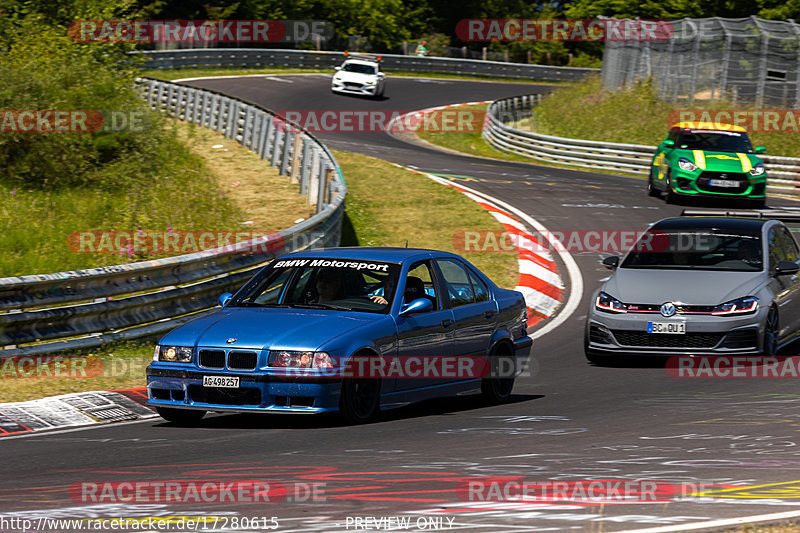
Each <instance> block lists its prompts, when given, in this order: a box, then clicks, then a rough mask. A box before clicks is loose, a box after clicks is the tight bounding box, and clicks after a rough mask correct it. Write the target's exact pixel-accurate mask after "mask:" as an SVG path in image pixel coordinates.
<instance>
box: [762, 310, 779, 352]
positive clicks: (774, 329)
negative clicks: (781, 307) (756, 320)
mask: <svg viewBox="0 0 800 533" xmlns="http://www.w3.org/2000/svg"><path fill="white" fill-rule="evenodd" d="M777 352H778V310H777V309H775V308H774V307H773V308H771V309H770V310H769V313H768V314H767V323H766V324H765V325H764V350H763V355H766V356H772V355H775V354H776V353H777Z"/></svg>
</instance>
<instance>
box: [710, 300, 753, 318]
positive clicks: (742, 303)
mask: <svg viewBox="0 0 800 533" xmlns="http://www.w3.org/2000/svg"><path fill="white" fill-rule="evenodd" d="M756 311H758V298H756V297H755V296H747V297H745V298H737V299H736V300H731V301H730V302H725V303H724V304H719V305H718V306H716V307H715V308H714V310H713V311H711V314H712V315H717V316H725V315H749V314H751V313H755V312H756Z"/></svg>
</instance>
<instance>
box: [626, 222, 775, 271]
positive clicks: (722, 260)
mask: <svg viewBox="0 0 800 533" xmlns="http://www.w3.org/2000/svg"><path fill="white" fill-rule="evenodd" d="M761 250H762V246H761V236H760V234H753V235H746V234H733V233H731V232H730V230H725V229H722V230H715V229H709V228H702V229H697V230H691V229H683V230H671V231H664V230H657V229H651V230H649V231H647V232H645V233H644V235H642V237H641V238H640V239H639V242H637V243H636V247H635V248H634V249H633V250H631V252H630V253H629V254H628V256H627V257H626V258H625V260H624V261H623V263H622V265H621V266H622V268H656V269H696V270H728V271H736V272H758V271H761V270H762V269H763V266H764V261H763V257H762V252H761Z"/></svg>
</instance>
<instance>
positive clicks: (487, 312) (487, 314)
mask: <svg viewBox="0 0 800 533" xmlns="http://www.w3.org/2000/svg"><path fill="white" fill-rule="evenodd" d="M493 316H494V311H486V312H485V313H483V317H484V318H486V319H490V318H492V317H493Z"/></svg>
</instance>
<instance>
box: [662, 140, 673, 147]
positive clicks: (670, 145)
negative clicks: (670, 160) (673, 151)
mask: <svg viewBox="0 0 800 533" xmlns="http://www.w3.org/2000/svg"><path fill="white" fill-rule="evenodd" d="M661 144H663V145H664V146H665V147H668V148H672V147H673V146H675V141H673V140H672V139H667V140H666V141H664V142H663V143H661Z"/></svg>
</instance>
